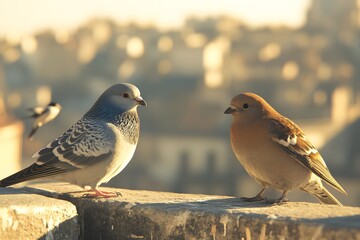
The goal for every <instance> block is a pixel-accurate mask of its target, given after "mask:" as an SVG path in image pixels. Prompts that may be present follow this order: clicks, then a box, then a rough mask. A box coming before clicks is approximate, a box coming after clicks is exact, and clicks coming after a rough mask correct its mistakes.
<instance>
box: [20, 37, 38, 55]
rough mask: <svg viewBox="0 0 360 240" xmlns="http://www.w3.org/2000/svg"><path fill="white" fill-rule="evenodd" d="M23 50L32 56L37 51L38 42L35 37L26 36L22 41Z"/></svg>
mask: <svg viewBox="0 0 360 240" xmlns="http://www.w3.org/2000/svg"><path fill="white" fill-rule="evenodd" d="M21 49H22V50H23V51H24V53H26V54H32V53H34V52H35V51H36V49H37V41H36V38H34V37H33V36H25V37H24V38H23V39H21Z"/></svg>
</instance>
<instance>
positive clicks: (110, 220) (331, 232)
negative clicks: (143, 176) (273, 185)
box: [26, 183, 360, 239]
mask: <svg viewBox="0 0 360 240" xmlns="http://www.w3.org/2000/svg"><path fill="white" fill-rule="evenodd" d="M31 187H32V188H31V189H30V188H27V189H26V191H29V192H32V193H37V194H42V195H45V196H48V197H54V198H59V199H63V200H67V201H70V202H71V203H73V204H74V205H75V206H76V208H77V211H78V214H79V223H80V225H81V237H80V238H81V239H360V208H356V207H342V206H331V205H323V204H314V203H300V202H290V203H285V204H281V205H269V204H265V203H247V202H243V201H241V200H240V199H239V198H235V197H226V196H209V195H194V194H176V193H164V192H151V191H135V190H125V189H116V190H117V191H120V192H121V193H122V197H118V198H110V199H87V198H82V195H83V192H82V189H81V188H79V187H76V186H72V185H67V184H62V183H57V184H53V183H52V184H37V185H32V186H31ZM111 190H114V189H111Z"/></svg>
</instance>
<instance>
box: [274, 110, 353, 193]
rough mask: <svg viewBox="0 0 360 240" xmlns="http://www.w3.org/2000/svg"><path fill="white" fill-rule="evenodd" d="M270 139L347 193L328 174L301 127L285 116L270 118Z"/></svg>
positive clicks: (336, 187) (326, 168) (322, 161)
mask: <svg viewBox="0 0 360 240" xmlns="http://www.w3.org/2000/svg"><path fill="white" fill-rule="evenodd" d="M270 120H271V123H270V132H271V134H272V137H271V140H272V141H274V142H276V143H278V144H279V146H280V147H281V149H282V150H284V151H285V152H287V153H288V154H290V156H292V157H293V158H294V159H296V160H297V161H298V162H299V163H300V164H302V165H303V166H305V167H307V168H309V169H310V170H311V171H312V172H313V173H314V174H316V175H317V176H319V177H320V178H321V179H323V180H324V181H326V182H327V183H328V184H330V185H331V186H333V187H334V188H335V189H337V190H338V191H340V192H342V193H344V194H347V193H346V192H345V190H344V189H343V188H342V187H341V186H340V184H339V183H338V182H337V181H336V180H335V179H334V177H333V176H332V175H331V174H330V171H329V169H328V167H327V166H326V164H325V161H324V160H323V158H322V157H321V155H320V153H319V152H318V150H317V149H316V148H315V147H314V146H313V145H312V144H311V143H310V142H309V140H308V139H307V137H306V136H305V134H304V133H303V132H302V131H301V129H300V128H299V127H298V126H297V125H296V124H295V123H293V122H292V121H291V120H289V119H287V118H285V117H275V118H272V119H270Z"/></svg>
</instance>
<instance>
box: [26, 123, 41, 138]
mask: <svg viewBox="0 0 360 240" xmlns="http://www.w3.org/2000/svg"><path fill="white" fill-rule="evenodd" d="M38 129H39V127H38V126H35V127H33V128H32V129H31V132H30V133H29V136H28V138H29V139H30V140H31V139H32V138H33V136H34V134H35V132H36V131H37V130H38Z"/></svg>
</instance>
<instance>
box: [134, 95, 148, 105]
mask: <svg viewBox="0 0 360 240" xmlns="http://www.w3.org/2000/svg"><path fill="white" fill-rule="evenodd" d="M134 100H135V101H136V102H137V104H138V105H141V106H145V107H146V106H147V104H146V102H145V101H144V99H143V98H142V97H140V96H139V97H136V98H135V99H134Z"/></svg>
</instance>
